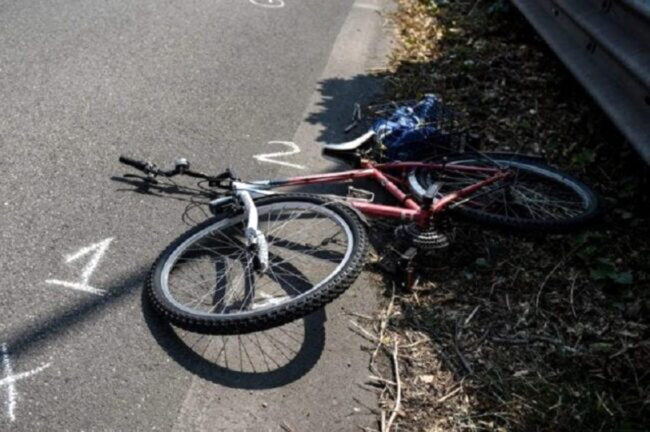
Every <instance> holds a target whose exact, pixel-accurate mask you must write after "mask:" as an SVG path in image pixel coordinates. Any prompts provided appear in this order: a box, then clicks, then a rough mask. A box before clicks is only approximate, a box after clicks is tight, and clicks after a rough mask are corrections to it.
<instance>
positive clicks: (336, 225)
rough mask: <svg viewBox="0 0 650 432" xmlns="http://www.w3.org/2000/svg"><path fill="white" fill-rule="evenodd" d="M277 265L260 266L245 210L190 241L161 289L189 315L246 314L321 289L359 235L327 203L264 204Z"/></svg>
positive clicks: (167, 269) (176, 254)
mask: <svg viewBox="0 0 650 432" xmlns="http://www.w3.org/2000/svg"><path fill="white" fill-rule="evenodd" d="M258 212H259V221H260V222H259V229H260V230H261V231H262V232H263V233H264V234H265V235H266V236H267V240H268V243H269V270H268V271H267V272H265V273H260V272H258V271H257V270H256V269H255V267H256V266H255V256H254V254H253V251H252V250H251V249H250V248H249V247H247V246H246V243H245V236H244V229H245V220H244V216H243V215H238V216H234V217H232V218H226V219H222V220H220V221H217V222H216V223H214V224H211V225H209V226H206V227H205V228H203V229H201V230H200V231H197V232H196V233H194V234H193V235H191V236H190V237H188V238H187V239H186V240H185V241H183V242H182V243H181V244H180V245H179V246H178V247H176V249H175V250H174V251H173V252H172V254H171V255H170V256H169V258H168V259H167V260H166V262H165V264H164V266H163V268H162V272H161V278H160V282H161V289H162V292H163V295H164V296H165V297H166V299H167V300H168V301H169V302H170V303H171V304H172V305H173V306H174V307H176V308H177V309H179V310H181V311H183V312H184V313H186V314H189V315H192V316H195V317H196V316H198V317H204V318H219V317H223V318H240V317H241V318H244V317H246V316H251V315H254V314H260V313H262V314H263V313H268V312H270V310H271V309H275V308H279V307H282V306H284V305H286V304H289V303H293V302H297V301H299V300H300V299H302V298H304V297H306V296H308V295H310V294H311V293H313V292H315V291H318V290H319V289H321V287H323V286H324V285H326V284H328V283H329V282H330V281H331V280H332V279H333V278H334V277H336V275H337V274H339V273H340V272H341V271H342V270H343V269H344V267H345V266H346V265H347V263H348V262H349V261H350V258H351V255H352V252H353V248H354V236H353V233H352V231H351V229H350V227H349V225H348V224H347V223H346V221H345V220H344V219H343V218H342V217H341V216H340V215H339V214H338V213H337V212H335V211H332V210H331V209H329V208H328V207H327V206H326V205H322V204H314V203H309V202H305V201H280V202H275V203H271V204H266V205H262V206H260V207H258Z"/></svg>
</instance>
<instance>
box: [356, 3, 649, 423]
mask: <svg viewBox="0 0 650 432" xmlns="http://www.w3.org/2000/svg"><path fill="white" fill-rule="evenodd" d="M398 3H399V8H398V10H397V11H396V12H395V13H394V15H393V16H392V17H391V18H392V21H393V23H394V25H395V27H396V34H397V38H396V39H397V45H396V46H395V47H394V51H393V54H392V58H391V61H390V69H389V70H388V71H387V72H379V73H378V74H379V75H380V76H383V77H384V78H385V80H386V83H387V95H386V100H402V99H412V98H418V97H420V96H422V95H423V94H425V93H429V92H433V93H437V94H439V95H441V96H442V98H443V100H444V101H445V103H447V104H449V105H450V106H451V107H452V108H453V110H454V112H455V113H456V116H455V118H454V122H455V123H456V125H455V127H456V128H458V129H459V130H463V131H466V132H467V133H468V134H470V135H471V136H473V137H475V142H477V143H478V146H479V147H480V148H481V149H483V150H507V151H517V152H523V153H528V154H535V155H541V156H543V157H544V158H545V159H546V160H547V161H548V162H549V163H550V164H553V165H556V166H558V167H559V168H561V169H563V170H565V171H567V172H570V173H572V174H574V175H575V176H577V177H578V178H580V179H582V180H583V181H584V182H585V183H587V184H589V185H591V186H592V187H593V188H594V189H595V190H596V191H597V192H598V193H599V195H600V197H601V198H602V203H601V204H602V216H601V218H600V219H599V221H598V222H597V223H596V224H595V225H593V226H591V227H590V228H589V229H587V230H586V231H583V232H581V233H577V234H567V235H554V236H550V237H545V238H522V237H515V236H509V235H507V234H505V233H499V232H493V231H488V230H485V229H482V228H478V227H476V226H471V225H457V224H455V227H456V228H455V232H454V236H455V240H454V242H453V244H452V246H451V247H450V248H449V249H448V250H447V251H446V252H445V253H444V254H442V255H441V256H439V257H437V258H436V259H435V260H432V262H429V263H428V264H427V267H428V268H427V269H426V272H425V273H426V275H425V276H426V277H423V278H421V279H420V281H419V282H418V283H417V284H416V285H415V287H414V288H413V289H412V290H411V291H403V290H399V289H397V290H395V289H394V287H393V283H392V282H391V281H390V280H388V279H387V280H386V284H385V285H386V298H387V300H386V305H387V306H386V309H385V310H384V311H382V312H381V313H380V314H379V315H378V316H377V317H375V319H374V320H366V319H363V318H358V319H357V320H356V321H357V325H356V326H355V328H357V330H359V332H360V333H362V334H365V336H366V337H367V338H368V339H369V340H371V341H373V346H377V351H375V354H374V355H373V372H375V373H376V376H375V378H373V379H372V382H373V383H374V384H375V385H377V386H378V387H379V388H381V389H382V393H381V395H382V404H383V405H382V409H383V414H382V418H383V420H382V423H383V426H382V427H383V428H384V429H386V428H387V427H389V426H390V425H392V429H391V430H399V431H431V432H433V431H461V430H462V431H465V430H489V431H538V430H539V431H568V430H572V431H578V430H579V431H612V430H618V431H633V430H648V427H650V426H649V425H650V330H649V325H650V291H649V285H650V246H649V239H650V218H649V215H648V210H647V209H648V208H650V205H648V204H649V203H648V196H647V189H648V183H647V179H648V170H647V167H646V166H645V165H644V164H643V162H642V160H641V158H640V157H639V156H637V154H636V153H635V152H634V151H633V150H632V148H631V146H630V145H629V144H628V143H626V142H625V141H624V139H623V138H622V137H621V136H620V135H619V134H618V132H617V131H616V129H615V128H614V127H613V126H612V125H611V124H610V123H609V121H608V120H607V118H606V117H605V116H604V114H602V112H601V111H600V110H599V108H598V107H597V106H595V104H594V103H593V102H592V101H591V99H590V98H589V97H588V96H587V95H586V94H585V93H584V91H583V90H582V88H581V87H580V86H579V84H578V83H577V82H576V81H575V80H574V79H573V78H572V77H571V76H570V75H569V73H568V72H567V71H566V70H565V69H564V67H563V66H562V64H561V63H560V62H559V61H558V60H557V59H556V58H555V56H554V55H553V53H552V52H550V51H549V50H548V48H547V47H546V46H545V45H544V43H543V42H542V41H541V40H540V39H539V38H538V37H537V36H536V35H535V33H534V31H533V30H532V29H531V28H530V27H529V25H528V24H527V23H526V21H525V20H524V19H523V18H522V17H521V16H520V15H519V14H518V13H517V12H516V10H514V9H513V8H512V7H509V6H508V5H509V3H508V2H506V1H481V0H478V1H477V0H471V1H461V0H458V1H433V0H426V1H425V0H398ZM378 352H384V353H385V354H387V356H386V357H385V359H384V360H385V362H383V363H382V361H381V360H380V359H379V357H380V356H378ZM375 363H376V364H377V366H375ZM381 364H383V365H384V367H383V368H382V367H380V365H381Z"/></svg>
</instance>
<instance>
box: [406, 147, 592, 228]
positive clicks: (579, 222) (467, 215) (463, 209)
mask: <svg viewBox="0 0 650 432" xmlns="http://www.w3.org/2000/svg"><path fill="white" fill-rule="evenodd" d="M486 155H487V156H489V157H490V158H491V159H493V160H495V161H496V162H502V163H505V164H508V162H511V163H516V164H519V165H521V166H526V165H528V166H531V167H537V168H541V169H543V170H546V171H548V172H550V173H553V174H555V175H558V176H561V177H562V178H563V180H565V181H567V182H570V183H572V185H573V187H575V188H577V189H580V190H581V191H582V192H583V193H584V194H585V196H586V197H587V199H586V201H587V207H586V209H585V210H584V212H583V213H582V214H580V216H577V217H573V218H570V219H562V220H530V219H519V220H516V219H514V218H511V217H506V216H503V215H495V214H488V213H485V212H481V211H476V210H473V209H471V208H468V207H467V206H462V205H461V206H458V207H456V208H454V209H452V210H450V211H452V212H453V213H454V214H455V215H458V216H459V217H461V218H463V219H465V220H468V221H472V222H477V223H480V224H482V225H485V226H489V227H493V228H501V229H505V230H508V231H513V232H518V233H530V234H554V233H565V232H569V231H575V230H578V229H580V228H583V227H585V226H587V225H588V224H590V223H591V222H593V220H594V219H596V217H597V216H598V212H599V199H598V196H597V195H596V194H595V193H594V191H593V190H592V189H591V188H590V187H588V186H587V185H585V184H584V183H583V182H581V181H580V180H578V179H576V178H574V177H572V176H571V175H569V174H567V173H565V172H563V171H560V170H558V169H556V168H554V167H551V166H549V165H547V164H545V163H542V162H538V161H536V160H533V159H531V158H528V157H517V156H516V155H510V156H504V155H502V154H494V155H493V154H490V153H486ZM436 159H438V158H432V159H429V161H434V160H436ZM471 159H474V160H477V161H480V160H481V159H480V158H477V157H476V156H471V155H462V154H459V155H456V156H453V157H450V158H447V159H446V161H447V162H454V161H461V160H471ZM538 175H539V174H538ZM415 177H416V178H419V177H418V176H417V175H416V176H415ZM411 186H412V185H411ZM412 190H413V189H412ZM414 192H415V191H414Z"/></svg>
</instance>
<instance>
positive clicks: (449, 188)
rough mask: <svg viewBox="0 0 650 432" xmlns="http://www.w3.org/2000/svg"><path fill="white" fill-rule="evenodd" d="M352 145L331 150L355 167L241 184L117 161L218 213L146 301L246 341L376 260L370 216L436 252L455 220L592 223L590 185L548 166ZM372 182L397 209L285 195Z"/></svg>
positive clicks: (167, 253)
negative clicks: (384, 158) (197, 197)
mask: <svg viewBox="0 0 650 432" xmlns="http://www.w3.org/2000/svg"><path fill="white" fill-rule="evenodd" d="M370 138H371V134H367V135H366V136H363V137H361V138H359V139H357V140H354V141H352V142H351V143H347V144H342V145H328V146H325V149H324V153H325V154H327V155H329V156H335V157H337V158H338V159H342V160H344V161H346V162H348V163H352V164H353V165H355V167H354V169H352V170H348V171H342V172H335V173H326V174H316V175H307V176H300V177H292V178H287V179H275V180H258V181H242V180H241V179H239V178H237V177H236V176H235V175H234V174H233V173H232V172H231V171H230V170H226V171H225V172H223V173H221V174H218V175H214V176H213V175H208V174H204V173H201V172H198V171H193V170H191V169H190V165H189V163H188V162H187V160H185V159H179V160H178V161H176V163H175V165H174V167H173V168H171V169H168V170H163V169H159V168H158V167H156V166H155V165H154V164H152V163H149V162H144V161H138V160H134V159H130V158H127V157H124V156H122V157H120V162H122V163H124V164H126V165H130V166H132V167H134V168H136V169H138V170H140V171H142V172H144V173H146V174H147V175H148V176H149V177H152V178H155V177H157V176H163V177H174V176H177V175H185V176H189V177H193V178H197V179H201V181H207V183H208V187H209V188H210V190H213V191H214V193H215V195H216V197H215V198H214V199H212V200H210V201H209V203H208V205H209V208H210V210H211V212H212V214H213V216H212V217H210V218H208V219H207V220H205V221H204V222H202V223H200V224H198V225H197V226H194V227H193V228H191V229H190V230H188V231H187V232H185V233H184V234H182V235H181V236H180V237H179V238H177V239H176V240H174V241H173V242H172V243H171V244H170V245H169V246H168V247H167V248H166V249H165V250H164V251H163V252H162V253H161V254H160V256H159V257H158V259H157V260H156V262H155V263H154V264H153V266H152V268H151V271H150V273H149V276H148V278H147V282H146V288H145V289H146V290H147V293H148V296H147V297H148V298H149V300H150V301H151V302H152V303H153V305H154V306H155V309H156V310H157V311H158V312H160V313H161V314H162V316H163V317H164V318H165V319H167V320H168V321H170V322H171V323H173V324H174V325H176V326H179V327H181V328H184V329H186V330H190V331H195V332H200V333H209V334H240V333H248V332H253V331H259V330H264V329H268V328H271V327H275V326H279V325H282V324H285V323H288V322H290V321H292V320H295V319H298V318H302V317H304V316H306V315H308V314H309V313H311V312H313V311H315V310H317V309H319V308H321V307H323V306H324V305H325V304H327V303H329V302H331V301H332V300H334V299H335V298H336V297H338V296H339V295H340V294H341V293H342V292H343V291H345V290H346V289H347V288H348V287H349V286H350V285H351V284H352V283H353V282H354V281H355V279H356V278H357V277H358V275H359V274H360V272H361V270H362V268H363V266H364V264H365V261H366V256H367V253H368V248H369V244H368V236H367V229H368V224H367V217H382V218H389V219H395V220H398V221H399V222H400V225H399V227H398V228H397V229H396V230H395V236H396V238H397V239H398V240H399V242H398V243H400V244H402V245H405V246H406V247H407V248H408V249H409V250H411V251H413V250H418V251H423V252H425V253H426V252H427V251H433V250H438V249H439V248H442V247H445V246H446V245H447V244H448V240H447V238H446V236H445V235H444V233H441V232H440V231H439V230H438V229H437V227H438V226H439V221H440V220H442V219H444V218H446V217H447V216H463V217H465V218H467V219H470V220H473V221H475V222H479V223H483V224H487V225H490V226H496V227H501V228H506V229H510V230H516V231H526V232H542V233H550V232H562V231H567V230H570V229H573V228H578V227H581V226H583V225H584V224H586V223H587V222H589V221H590V220H591V219H593V218H594V216H595V214H596V212H597V207H598V200H597V198H596V195H595V194H594V193H593V192H592V191H591V189H590V188H589V187H587V186H586V185H584V184H583V183H582V182H580V181H578V180H576V179H575V178H573V177H571V176H569V175H567V174H564V173H562V172H560V171H558V170H556V169H555V168H552V167H550V166H547V165H545V164H543V163H542V162H539V161H537V160H533V159H530V158H526V157H521V156H517V155H503V154H494V153H486V154H479V153H477V154H476V155H473V154H458V155H455V156H448V157H444V158H441V157H436V158H433V159H432V160H425V161H421V162H389V163H374V162H372V161H370V160H367V159H363V158H361V157H360V155H359V153H358V152H357V149H358V148H359V147H360V146H362V145H363V144H364V143H365V142H366V141H368V140H369V139H370ZM364 178H365V179H372V180H374V181H375V182H377V183H378V184H379V185H380V186H381V187H382V188H383V189H385V190H386V191H388V192H389V193H390V195H392V196H393V197H394V198H395V199H396V201H397V202H398V204H397V205H385V204H377V203H374V202H373V198H374V195H373V194H372V193H371V192H369V191H364V190H360V189H356V188H351V189H350V191H351V193H350V194H349V195H348V196H347V197H342V196H332V195H317V194H299V193H278V192H276V191H275V190H274V189H276V188H281V187H287V186H302V185H316V184H327V183H338V182H347V181H353V180H358V179H364Z"/></svg>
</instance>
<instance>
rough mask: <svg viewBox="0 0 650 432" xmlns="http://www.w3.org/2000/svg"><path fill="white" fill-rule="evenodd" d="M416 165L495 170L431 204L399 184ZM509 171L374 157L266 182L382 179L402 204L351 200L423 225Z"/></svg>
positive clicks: (383, 214)
mask: <svg viewBox="0 0 650 432" xmlns="http://www.w3.org/2000/svg"><path fill="white" fill-rule="evenodd" d="M413 168H427V169H431V170H438V171H457V172H484V173H488V174H493V175H492V176H490V177H488V178H486V179H485V180H482V181H479V182H477V183H474V184H472V185H469V186H467V187H465V188H463V189H459V190H457V191H454V192H451V193H449V194H446V195H444V196H443V197H441V198H440V199H438V200H436V201H434V203H433V204H432V205H430V206H423V205H422V204H419V203H417V202H416V201H414V200H413V199H412V198H411V197H410V196H409V195H407V194H405V193H404V192H403V191H402V189H401V188H400V187H399V186H398V185H402V186H403V185H404V176H405V174H406V173H407V172H408V170H411V169H413ZM387 171H399V176H398V177H396V176H394V175H391V174H388V173H387ZM508 175H509V173H508V172H507V171H504V170H501V169H499V168H494V167H478V166H470V165H446V164H440V163H424V162H392V163H386V164H376V165H375V164H373V163H372V162H370V161H367V160H362V161H361V168H360V169H355V170H350V171H342V172H336V173H331V174H316V175H309V176H301V177H291V178H288V179H278V180H268V181H265V182H253V183H252V184H255V183H263V184H264V185H267V186H269V187H277V186H302V185H314V184H325V183H338V182H344V181H349V180H357V179H364V178H371V179H373V180H375V181H376V182H378V183H379V184H380V185H381V186H382V187H383V188H384V189H386V190H387V191H388V192H389V193H390V194H391V195H392V196H393V197H395V198H396V199H397V201H399V202H400V203H401V206H390V205H383V204H373V203H370V202H368V201H365V200H361V199H355V198H348V201H349V202H350V204H351V205H352V206H353V207H355V208H357V209H358V210H359V211H361V212H362V213H364V214H367V215H369V216H375V217H386V218H393V219H401V220H409V221H413V222H415V223H417V224H418V225H420V226H421V227H427V226H428V224H429V222H430V221H431V219H432V217H433V216H434V215H435V214H436V213H439V212H441V211H443V210H444V209H446V208H447V207H448V206H449V205H450V204H451V203H453V202H454V201H458V200H461V199H463V198H466V197H467V196H469V195H471V194H472V193H474V192H476V191H478V190H479V189H481V188H484V187H485V186H488V185H490V184H492V183H494V182H496V181H498V180H501V179H503V178H505V177H507V176H508Z"/></svg>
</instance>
